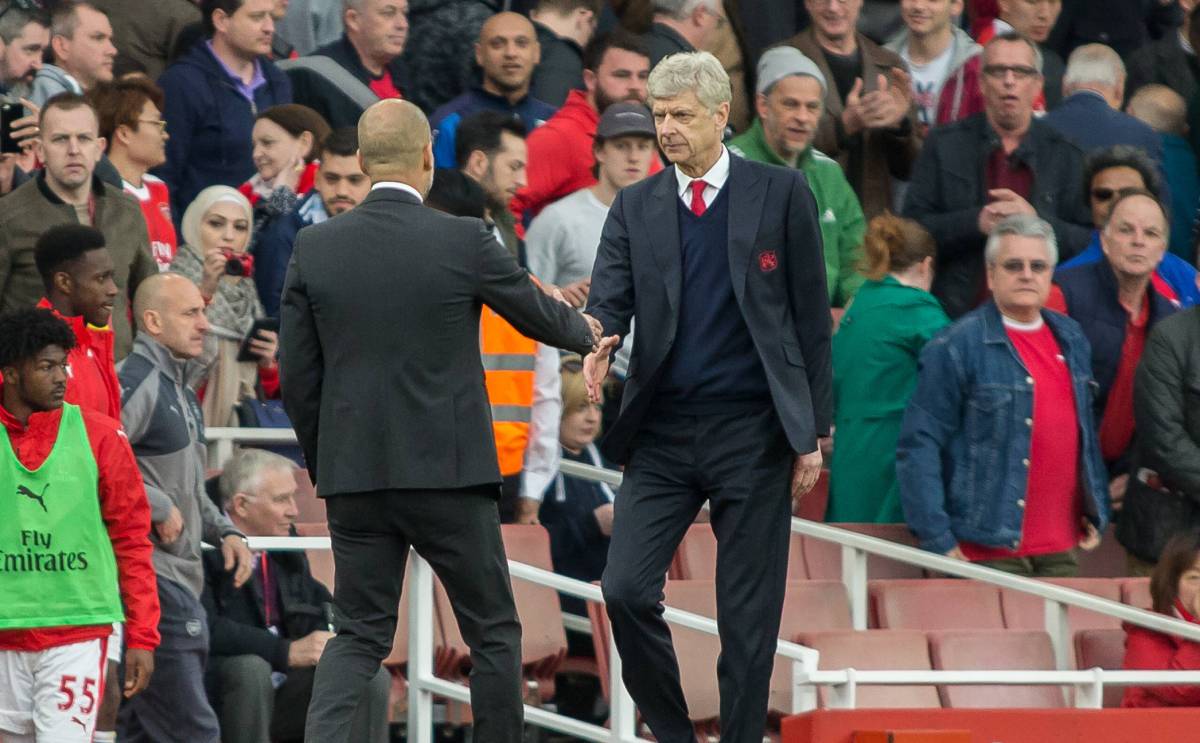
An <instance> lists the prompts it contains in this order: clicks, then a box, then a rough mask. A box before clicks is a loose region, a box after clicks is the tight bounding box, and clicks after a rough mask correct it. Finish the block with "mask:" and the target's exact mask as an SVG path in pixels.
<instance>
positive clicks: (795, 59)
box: [757, 46, 829, 96]
mask: <svg viewBox="0 0 1200 743" xmlns="http://www.w3.org/2000/svg"><path fill="white" fill-rule="evenodd" d="M792 75H806V76H808V77H811V78H814V79H816V81H817V82H818V83H820V84H821V95H822V96H824V95H826V94H827V93H828V92H829V86H828V85H827V84H826V82H825V76H824V75H822V74H821V68H820V67H817V63H816V62H814V61H812V60H811V59H809V58H808V57H806V56H804V54H803V53H802V52H801V51H800V50H799V49H797V48H796V47H794V46H776V47H772V48H770V49H768V50H766V51H765V52H763V54H762V56H761V57H759V59H758V87H757V92H759V93H763V94H765V93H766V92H767V91H768V90H770V89H771V86H772V85H774V84H775V83H777V82H779V81H780V80H782V79H783V78H785V77H791V76H792Z"/></svg>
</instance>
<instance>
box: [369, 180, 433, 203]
mask: <svg viewBox="0 0 1200 743" xmlns="http://www.w3.org/2000/svg"><path fill="white" fill-rule="evenodd" d="M378 188H394V189H397V190H399V191H404V192H405V193H410V194H412V195H413V196H416V197H417V201H418V202H420V203H422V204H424V203H425V199H423V198H421V193H420V192H419V191H417V189H415V188H413V187H412V186H410V185H408V184H407V183H401V182H400V181H380V182H378V183H375V184H372V185H371V190H372V191H374V190H375V189H378Z"/></svg>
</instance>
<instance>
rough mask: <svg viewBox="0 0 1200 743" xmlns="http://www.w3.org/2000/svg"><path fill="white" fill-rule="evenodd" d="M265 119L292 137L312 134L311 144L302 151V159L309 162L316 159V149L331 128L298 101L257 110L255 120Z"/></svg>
mask: <svg viewBox="0 0 1200 743" xmlns="http://www.w3.org/2000/svg"><path fill="white" fill-rule="evenodd" d="M260 119H266V120H267V121H270V122H272V123H273V124H275V125H276V126H278V127H279V128H280V129H283V130H284V131H285V132H287V133H288V134H290V135H292V136H293V137H299V136H300V135H301V134H303V133H304V132H308V133H309V134H311V135H312V146H311V147H309V148H308V152H306V153H304V161H305V162H307V163H311V162H312V161H313V160H316V159H317V150H318V149H319V148H320V146H321V142H323V141H325V138H326V137H328V136H329V132H330V131H331V129H330V128H329V122H328V121H326V120H325V117H324V116H322V115H321V114H319V113H317V112H316V111H314V110H312V109H311V108H309V107H308V106H302V105H300V104H299V103H281V104H279V105H278V106H271V107H270V108H267V109H264V110H262V111H259V112H258V115H257V116H255V117H254V120H255V121H258V120H260Z"/></svg>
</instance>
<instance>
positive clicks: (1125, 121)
mask: <svg viewBox="0 0 1200 743" xmlns="http://www.w3.org/2000/svg"><path fill="white" fill-rule="evenodd" d="M1043 120H1044V121H1045V122H1046V123H1047V124H1049V125H1050V126H1052V127H1054V128H1055V129H1057V130H1058V131H1059V133H1061V134H1062V135H1063V136H1065V137H1066V138H1067V139H1069V140H1071V141H1072V142H1074V143H1075V144H1077V145H1079V148H1080V149H1082V150H1083V151H1084V152H1085V153H1087V152H1091V151H1092V150H1099V149H1103V148H1105V147H1112V146H1114V145H1119V144H1125V145H1132V146H1134V147H1139V148H1141V149H1142V150H1144V151H1145V152H1146V154H1147V155H1149V156H1150V157H1152V158H1154V161H1155V162H1158V163H1161V162H1162V140H1161V139H1160V138H1159V136H1158V135H1157V134H1155V132H1154V130H1153V129H1151V128H1150V126H1149V125H1148V124H1145V123H1143V122H1141V121H1138V120H1137V119H1135V118H1133V117H1132V116H1130V115H1129V114H1126V113H1122V112H1120V111H1116V110H1114V109H1112V108H1111V107H1109V105H1108V103H1107V102H1106V101H1105V100H1104V99H1103V98H1101V97H1100V96H1099V95H1098V94H1096V93H1092V92H1089V91H1081V92H1078V93H1074V94H1072V95H1070V96H1067V97H1066V98H1064V99H1063V102H1062V103H1060V104H1059V105H1058V107H1057V108H1055V109H1054V110H1053V111H1051V112H1050V113H1048V114H1046V117H1045V119H1043Z"/></svg>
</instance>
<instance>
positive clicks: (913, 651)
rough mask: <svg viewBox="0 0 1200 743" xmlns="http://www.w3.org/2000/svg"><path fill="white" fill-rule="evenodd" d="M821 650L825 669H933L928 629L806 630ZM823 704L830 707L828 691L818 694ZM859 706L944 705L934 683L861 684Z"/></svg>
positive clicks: (803, 639)
mask: <svg viewBox="0 0 1200 743" xmlns="http://www.w3.org/2000/svg"><path fill="white" fill-rule="evenodd" d="M798 639H799V640H800V644H802V645H807V646H808V647H810V648H813V649H815V650H817V651H819V652H820V653H821V659H820V661H819V667H820V668H821V669H823V670H837V669H842V668H855V669H859V670H864V671H865V670H871V671H886V670H904V671H929V670H932V668H933V666H932V664H931V663H930V660H929V645H928V643H927V641H926V639H925V633H924V632H918V631H915V630H864V631H857V632H856V631H853V630H836V631H832V632H805V633H803V634H801V635H800V637H799V638H798ZM818 697H819V699H820V703H821V706H828V690H827V689H824V688H822V689H821V690H820V693H819V695H818ZM856 701H857V706H858V708H859V709H871V708H899V707H908V708H912V707H940V706H941V700H940V699H939V698H938V692H937V688H936V687H933V686H859V687H858V691H857V700H856Z"/></svg>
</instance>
